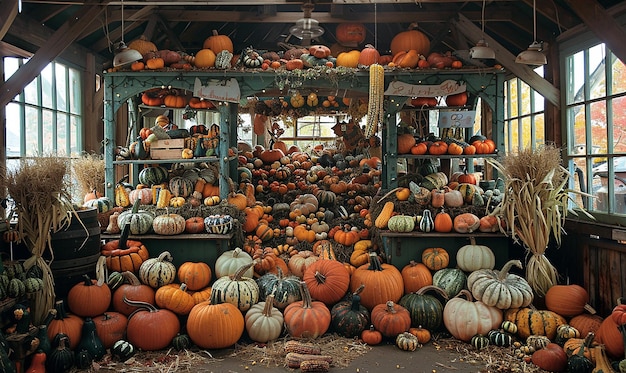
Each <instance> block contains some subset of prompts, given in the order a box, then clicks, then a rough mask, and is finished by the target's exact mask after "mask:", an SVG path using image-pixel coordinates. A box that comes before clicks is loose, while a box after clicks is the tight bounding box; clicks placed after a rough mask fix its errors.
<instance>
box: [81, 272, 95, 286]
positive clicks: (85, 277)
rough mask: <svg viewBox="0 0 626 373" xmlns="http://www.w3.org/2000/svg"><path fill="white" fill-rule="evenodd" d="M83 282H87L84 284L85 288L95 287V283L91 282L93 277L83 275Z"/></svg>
mask: <svg viewBox="0 0 626 373" xmlns="http://www.w3.org/2000/svg"><path fill="white" fill-rule="evenodd" d="M83 280H84V281H85V282H84V283H83V285H85V286H92V285H93V282H91V277H89V275H86V274H85V275H83Z"/></svg>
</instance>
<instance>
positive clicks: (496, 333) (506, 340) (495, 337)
mask: <svg viewBox="0 0 626 373" xmlns="http://www.w3.org/2000/svg"><path fill="white" fill-rule="evenodd" d="M487 338H489V343H491V344H492V345H494V346H498V347H509V346H510V345H511V344H512V343H513V336H511V334H509V333H507V332H505V331H503V330H495V329H494V330H490V331H489V332H488V333H487Z"/></svg>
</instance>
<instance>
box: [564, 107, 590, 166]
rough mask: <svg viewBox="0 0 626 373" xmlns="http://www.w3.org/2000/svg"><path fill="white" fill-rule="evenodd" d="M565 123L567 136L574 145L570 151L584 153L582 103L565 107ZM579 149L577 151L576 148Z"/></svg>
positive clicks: (584, 139)
mask: <svg viewBox="0 0 626 373" xmlns="http://www.w3.org/2000/svg"><path fill="white" fill-rule="evenodd" d="M567 123H568V131H569V135H570V136H569V138H570V139H571V143H572V144H573V146H574V149H570V151H571V152H572V153H574V154H587V153H585V151H586V150H585V149H586V144H587V140H586V137H585V107H584V106H583V105H578V106H573V107H570V108H568V109H567ZM579 147H580V149H579V150H578V151H577V150H576V149H578V148H579Z"/></svg>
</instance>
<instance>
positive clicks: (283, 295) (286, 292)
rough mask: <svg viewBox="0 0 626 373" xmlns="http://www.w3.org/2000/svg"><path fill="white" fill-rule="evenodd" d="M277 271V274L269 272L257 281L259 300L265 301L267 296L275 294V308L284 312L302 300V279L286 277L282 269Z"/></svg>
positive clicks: (278, 268) (291, 276)
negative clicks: (289, 306) (286, 308)
mask: <svg viewBox="0 0 626 373" xmlns="http://www.w3.org/2000/svg"><path fill="white" fill-rule="evenodd" d="M276 270H277V273H276V274H274V273H269V272H268V273H266V274H264V275H263V276H261V277H259V278H258V279H257V280H256V281H257V285H259V292H260V294H259V299H260V300H265V297H266V296H268V295H270V294H274V306H275V307H276V308H278V309H280V310H283V309H285V307H287V306H288V305H290V304H291V303H293V302H297V301H300V300H302V294H301V293H300V279H299V278H298V277H296V276H293V275H289V276H284V275H283V271H282V269H280V267H277V268H276Z"/></svg>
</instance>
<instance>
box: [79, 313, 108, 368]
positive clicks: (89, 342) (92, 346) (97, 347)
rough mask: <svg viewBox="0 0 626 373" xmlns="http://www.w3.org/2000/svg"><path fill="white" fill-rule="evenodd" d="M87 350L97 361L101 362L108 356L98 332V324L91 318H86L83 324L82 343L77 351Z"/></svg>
mask: <svg viewBox="0 0 626 373" xmlns="http://www.w3.org/2000/svg"><path fill="white" fill-rule="evenodd" d="M81 350H86V351H87V352H89V354H90V355H91V357H92V358H93V359H95V360H100V359H102V358H103V357H104V355H105V354H106V349H105V348H104V344H103V343H102V340H101V339H100V337H98V333H97V332H96V324H95V323H94V322H93V320H92V319H91V317H86V318H85V321H84V322H83V329H82V333H81V338H80V342H79V343H78V347H77V348H76V351H81Z"/></svg>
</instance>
